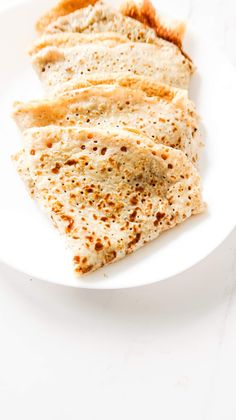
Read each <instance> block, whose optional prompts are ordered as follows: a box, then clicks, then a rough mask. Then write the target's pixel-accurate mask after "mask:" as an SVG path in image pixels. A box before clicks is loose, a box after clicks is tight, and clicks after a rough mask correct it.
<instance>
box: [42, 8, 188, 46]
mask: <svg viewBox="0 0 236 420" xmlns="http://www.w3.org/2000/svg"><path fill="white" fill-rule="evenodd" d="M137 7H138V6H136V9H135V10H134V6H133V5H132V4H130V2H127V3H125V4H124V5H123V12H124V14H123V13H121V12H119V11H118V10H115V9H114V8H112V7H111V6H110V5H108V4H107V3H105V2H102V1H98V2H97V3H95V5H89V6H88V7H85V8H82V9H78V10H76V11H75V12H73V13H70V14H67V15H65V16H62V17H59V18H58V19H56V20H55V21H53V22H52V23H51V24H50V25H49V26H47V27H46V28H45V31H44V34H55V33H63V32H78V33H100V32H117V33H119V34H121V35H124V36H126V37H127V38H128V39H129V40H130V41H137V42H151V43H155V42H156V41H157V37H160V38H163V39H166V40H167V41H170V42H174V43H175V44H176V45H178V46H179V48H182V37H183V25H182V26H181V35H180V27H178V29H177V28H174V29H167V28H166V27H165V26H163V24H160V22H159V25H158V27H157V25H156V26H155V28H150V27H149V26H148V24H147V22H145V24H144V23H142V22H141V21H140V20H141V18H139V16H140V15H141V12H140V13H137ZM142 10H143V9H142ZM145 10H147V6H146V8H145ZM135 12H136V13H135ZM132 15H133V16H134V17H135V16H136V17H138V18H139V19H136V18H134V19H133V16H132ZM142 16H143V15H142ZM153 16H154V15H153ZM161 28H162V31H161ZM159 35H161V36H159ZM177 39H178V41H177Z"/></svg>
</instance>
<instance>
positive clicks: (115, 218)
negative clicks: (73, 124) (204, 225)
mask: <svg viewBox="0 0 236 420" xmlns="http://www.w3.org/2000/svg"><path fill="white" fill-rule="evenodd" d="M24 148H25V152H24V153H25V162H27V165H28V168H29V171H30V176H31V178H32V179H33V181H34V182H35V185H36V187H37V188H36V194H35V195H36V199H37V201H38V202H39V204H40V205H41V206H42V208H43V209H44V210H45V211H46V212H47V214H48V216H49V217H50V218H51V219H52V220H53V222H54V224H55V226H56V227H57V228H58V230H59V232H60V233H61V234H62V235H63V236H65V237H66V239H67V243H68V245H69V247H70V249H71V251H72V254H73V262H74V269H75V273H76V274H78V275H81V274H85V273H88V272H91V271H93V270H96V269H97V268H99V267H101V266H103V265H105V264H108V263H111V262H112V261H116V260H119V259H120V258H123V257H124V256H125V255H126V254H129V253H131V252H133V251H135V250H136V249H137V248H139V247H141V246H142V245H144V244H145V243H146V242H149V241H151V240H152V239H154V238H156V237H157V236H158V235H159V234H160V233H161V232H162V231H164V230H167V229H170V228H172V227H173V226H175V225H176V224H178V223H181V222H182V221H184V220H185V219H186V218H188V217H190V216H191V215H192V214H196V213H199V212H201V211H202V209H203V204H202V200H201V188H200V177H199V175H198V173H197V171H196V169H195V167H194V165H192V163H191V162H190V161H189V159H188V158H187V157H186V156H185V155H184V153H182V152H181V151H179V150H175V149H173V148H169V147H166V146H163V145H157V144H155V143H154V142H152V141H151V140H149V139H147V138H146V137H143V136H138V135H135V134H133V133H128V132H127V131H122V130H119V131H117V130H109V131H104V130H98V129H92V128H90V129H79V128H61V127H55V126H48V127H44V128H34V129H29V130H26V131H25V132H24ZM27 165H26V166H27ZM26 176H27V174H26Z"/></svg>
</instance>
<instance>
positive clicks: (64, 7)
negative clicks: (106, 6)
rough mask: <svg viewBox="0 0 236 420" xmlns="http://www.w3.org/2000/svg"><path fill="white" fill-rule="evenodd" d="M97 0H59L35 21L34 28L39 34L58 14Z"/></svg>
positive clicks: (65, 13) (85, 5)
mask: <svg viewBox="0 0 236 420" xmlns="http://www.w3.org/2000/svg"><path fill="white" fill-rule="evenodd" d="M96 2H97V0H60V1H59V2H58V3H57V5H56V6H55V7H53V8H52V9H51V10H49V11H48V12H46V13H45V14H44V15H43V16H41V18H40V19H39V20H38V21H37V23H36V30H37V32H39V33H40V34H41V33H42V32H43V31H44V30H45V29H46V27H47V26H48V25H49V24H50V23H51V22H53V21H54V20H56V19H57V18H58V17H59V16H65V15H67V14H68V13H72V12H74V11H75V10H77V9H81V8H83V7H87V6H88V5H93V4H95V3H96Z"/></svg>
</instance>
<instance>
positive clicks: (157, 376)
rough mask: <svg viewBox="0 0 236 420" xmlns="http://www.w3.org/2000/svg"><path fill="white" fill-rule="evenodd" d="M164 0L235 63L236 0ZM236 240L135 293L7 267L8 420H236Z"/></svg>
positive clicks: (2, 271)
mask: <svg viewBox="0 0 236 420" xmlns="http://www.w3.org/2000/svg"><path fill="white" fill-rule="evenodd" d="M4 3H7V4H9V3H10V1H9V0H8V1H7V0H0V6H1V4H4ZM166 3H168V4H166ZM159 4H160V8H161V9H163V10H166V11H168V10H169V11H172V14H173V15H176V14H177V15H179V16H182V17H184V16H185V17H187V18H188V19H189V20H190V21H191V22H192V23H194V25H195V26H197V27H198V28H199V30H200V31H202V32H203V33H204V34H206V37H207V39H209V40H210V41H212V42H214V43H216V45H218V46H219V48H221V49H222V50H223V51H224V52H225V53H226V55H227V56H228V59H229V60H231V62H232V63H233V64H234V65H235V66H236V48H235V41H236V24H235V22H236V5H235V2H234V1H233V0H232V1H231V0H226V1H222V0H221V1H216V0H215V1H212V0H210V1H203V0H195V1H194V0H179V1H177V0H172V1H170V0H169V1H168V2H167V1H166V0H160V1H159ZM235 239H236V234H235V233H233V234H231V235H230V237H229V238H228V239H227V240H226V241H225V242H224V243H223V244H222V245H221V246H220V247H219V248H218V249H217V250H216V251H215V252H214V253H213V254H212V255H210V256H209V257H208V258H207V259H205V260H204V261H203V262H201V263H200V264H198V265H197V266H196V267H194V268H192V269H191V270H189V271H188V272H185V273H184V274H182V275H180V276H177V277H175V278H172V279H170V280H168V281H165V282H163V283H158V284H154V285H152V286H148V287H142V288H138V289H131V290H124V291H90V290H79V289H78V290H74V289H67V288H65V287H59V286H53V285H49V284H46V283H42V282H39V281H35V280H32V279H30V278H28V277H27V276H24V275H20V274H19V273H17V272H14V271H12V270H10V269H7V268H6V267H3V266H0V337H1V342H0V418H1V419H4V420H8V419H10V420H13V419H14V420H15V419H16V418H17V419H20V420H21V419H24V420H28V419H30V420H31V419H34V420H38V419H40V420H41V419H45V420H65V419H66V420H67V419H68V420H69V419H70V420H74V419H82V420H94V419H96V420H97V419H98V420H100V419H102V420H108V419H109V420H110V419H113V420H116V419H117V420H118V419H119V420H120V419H125V420H126V419H133V418H135V419H137V420H141V419H148V420H154V419H155V420H156V419H158V420H159V419H160V420H173V419H177V420H179V419H180V420H190V419H191V420H195V419H196V420H235V419H236V399H235V389H236V362H235V354H236V328H235V324H236V321H235V320H236V261H235V260H236V240H235ZM157 269H158V267H157Z"/></svg>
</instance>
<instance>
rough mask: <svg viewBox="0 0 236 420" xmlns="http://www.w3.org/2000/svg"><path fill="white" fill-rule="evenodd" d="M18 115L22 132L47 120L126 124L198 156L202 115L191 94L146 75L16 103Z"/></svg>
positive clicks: (68, 123) (63, 123) (102, 125)
mask: <svg viewBox="0 0 236 420" xmlns="http://www.w3.org/2000/svg"><path fill="white" fill-rule="evenodd" d="M13 115H14V119H15V121H16V123H17V125H18V127H19V128H20V129H21V130H22V131H24V130H26V129H28V128H32V127H44V126H47V125H53V124H54V125H61V126H80V127H98V128H99V127H100V128H104V129H106V128H107V127H108V126H109V127H113V128H127V129H129V130H132V131H139V132H140V133H141V134H145V135H146V136H148V137H150V138H151V139H153V140H154V141H155V142H156V143H162V144H164V145H167V146H171V147H174V148H177V149H180V150H182V151H183V152H184V153H185V154H186V155H187V156H188V157H189V158H190V159H191V160H192V161H193V162H194V163H196V162H197V161H198V158H199V152H200V149H201V147H202V140H201V136H200V132H199V122H198V115H197V113H196V110H195V107H194V105H193V103H192V102H191V101H190V100H189V99H188V97H187V93H186V91H185V90H182V89H175V88H169V87H168V86H164V85H161V84H158V83H155V84H154V83H152V82H150V81H147V80H146V79H144V78H139V79H134V80H133V79H120V81H119V80H118V81H117V82H116V84H115V85H106V84H104V85H97V86H91V87H88V88H83V89H76V90H71V91H69V92H68V93H66V94H64V95H62V94H61V95H58V96H57V97H56V98H53V99H49V100H40V101H32V102H28V103H21V102H16V103H15V107H14V114H13Z"/></svg>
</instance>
